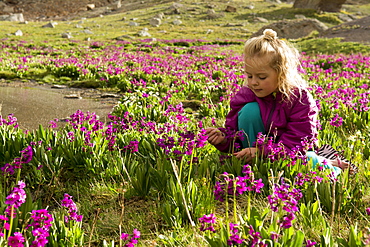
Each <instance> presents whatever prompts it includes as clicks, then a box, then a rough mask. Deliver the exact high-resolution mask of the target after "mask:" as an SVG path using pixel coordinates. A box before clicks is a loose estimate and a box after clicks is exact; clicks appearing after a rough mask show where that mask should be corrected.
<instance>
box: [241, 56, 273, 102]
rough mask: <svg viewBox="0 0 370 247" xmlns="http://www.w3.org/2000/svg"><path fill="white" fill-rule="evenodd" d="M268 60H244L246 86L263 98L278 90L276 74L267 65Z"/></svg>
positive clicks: (257, 58) (256, 58)
mask: <svg viewBox="0 0 370 247" xmlns="http://www.w3.org/2000/svg"><path fill="white" fill-rule="evenodd" d="M269 62H270V60H269V59H264V58H259V57H254V58H247V59H245V72H246V74H247V77H248V79H247V86H248V87H249V88H250V89H251V90H252V91H253V92H254V94H255V95H256V96H257V97H259V98H263V97H266V96H268V95H270V94H272V93H273V92H276V91H277V90H278V73H277V72H276V70H275V69H273V68H271V67H270V65H269Z"/></svg>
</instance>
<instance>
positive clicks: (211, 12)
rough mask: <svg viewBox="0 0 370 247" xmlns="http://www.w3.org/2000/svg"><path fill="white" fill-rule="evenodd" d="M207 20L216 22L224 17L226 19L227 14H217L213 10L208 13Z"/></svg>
mask: <svg viewBox="0 0 370 247" xmlns="http://www.w3.org/2000/svg"><path fill="white" fill-rule="evenodd" d="M207 13H208V14H207V16H206V19H209V20H214V19H220V18H222V17H225V13H223V12H222V13H216V12H215V11H214V10H213V9H210V10H208V11H207Z"/></svg>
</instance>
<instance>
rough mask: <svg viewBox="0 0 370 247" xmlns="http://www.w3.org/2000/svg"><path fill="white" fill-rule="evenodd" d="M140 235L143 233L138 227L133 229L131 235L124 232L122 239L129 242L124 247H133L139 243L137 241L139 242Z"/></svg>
mask: <svg viewBox="0 0 370 247" xmlns="http://www.w3.org/2000/svg"><path fill="white" fill-rule="evenodd" d="M140 235H141V233H140V231H138V230H137V229H134V230H133V231H132V235H130V234H128V233H122V235H121V239H122V240H123V241H127V243H126V244H125V245H124V247H133V246H135V244H137V242H138V239H139V238H140Z"/></svg>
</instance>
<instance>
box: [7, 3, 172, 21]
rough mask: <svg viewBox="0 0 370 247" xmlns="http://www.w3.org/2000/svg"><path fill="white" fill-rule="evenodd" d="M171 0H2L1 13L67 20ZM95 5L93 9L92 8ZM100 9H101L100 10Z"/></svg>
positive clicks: (31, 18)
mask: <svg viewBox="0 0 370 247" xmlns="http://www.w3.org/2000/svg"><path fill="white" fill-rule="evenodd" d="M158 2H161V3H163V2H170V1H169V0H167V1H166V0H164V1H159V0H146V1H139V0H122V1H121V0H0V15H6V14H10V13H23V16H24V18H25V20H28V21H36V20H66V19H70V18H73V17H77V16H79V15H81V14H84V15H85V16H86V15H90V16H91V17H93V16H94V15H98V14H99V13H100V12H103V13H104V14H107V12H108V13H109V12H112V13H114V12H119V11H129V10H133V9H140V8H144V7H150V6H153V5H155V4H156V3H158ZM91 7H93V9H91ZM99 10H100V11H99Z"/></svg>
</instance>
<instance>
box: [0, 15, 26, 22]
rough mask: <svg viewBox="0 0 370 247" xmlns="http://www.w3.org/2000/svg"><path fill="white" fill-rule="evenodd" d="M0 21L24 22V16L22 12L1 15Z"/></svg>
mask: <svg viewBox="0 0 370 247" xmlns="http://www.w3.org/2000/svg"><path fill="white" fill-rule="evenodd" d="M0 21H13V22H24V17H23V14H22V13H17V14H11V15H0Z"/></svg>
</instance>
